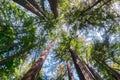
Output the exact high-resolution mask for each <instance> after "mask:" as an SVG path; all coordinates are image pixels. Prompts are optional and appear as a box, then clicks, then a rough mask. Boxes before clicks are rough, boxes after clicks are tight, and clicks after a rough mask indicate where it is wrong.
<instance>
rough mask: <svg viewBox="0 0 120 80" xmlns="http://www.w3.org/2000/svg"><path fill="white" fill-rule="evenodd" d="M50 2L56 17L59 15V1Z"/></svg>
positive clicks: (50, 0)
mask: <svg viewBox="0 0 120 80" xmlns="http://www.w3.org/2000/svg"><path fill="white" fill-rule="evenodd" d="M48 1H49V3H50V7H51V10H52V12H53V14H54V16H55V18H57V17H58V9H57V8H58V3H57V0H48Z"/></svg>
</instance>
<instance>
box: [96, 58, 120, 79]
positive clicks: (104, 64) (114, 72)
mask: <svg viewBox="0 0 120 80" xmlns="http://www.w3.org/2000/svg"><path fill="white" fill-rule="evenodd" d="M95 61H96V62H97V63H99V64H100V65H103V67H105V68H106V70H107V71H108V73H110V74H111V75H113V76H114V78H115V79H116V80H120V73H118V72H117V71H116V70H114V69H113V68H111V67H109V66H108V65H107V64H106V63H105V62H104V61H103V62H101V61H99V60H97V59H96V58H95Z"/></svg>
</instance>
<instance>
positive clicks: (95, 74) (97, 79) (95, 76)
mask: <svg viewBox="0 0 120 80" xmlns="http://www.w3.org/2000/svg"><path fill="white" fill-rule="evenodd" d="M86 66H87V68H88V69H89V70H90V72H91V74H92V75H93V76H94V78H95V80H103V79H102V78H101V76H100V75H99V74H98V73H97V72H96V71H95V70H94V69H93V68H92V67H91V66H90V65H89V64H87V63H86Z"/></svg>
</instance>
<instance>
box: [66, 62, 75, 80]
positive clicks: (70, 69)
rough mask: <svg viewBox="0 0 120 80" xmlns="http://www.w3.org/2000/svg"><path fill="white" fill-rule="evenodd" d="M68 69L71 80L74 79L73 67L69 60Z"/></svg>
mask: <svg viewBox="0 0 120 80" xmlns="http://www.w3.org/2000/svg"><path fill="white" fill-rule="evenodd" d="M67 69H68V76H69V80H74V77H73V73H72V68H71V65H70V62H69V61H67Z"/></svg>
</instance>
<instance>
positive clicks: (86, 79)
mask: <svg viewBox="0 0 120 80" xmlns="http://www.w3.org/2000/svg"><path fill="white" fill-rule="evenodd" d="M69 51H70V53H71V57H72V59H73V62H74V64H75V67H76V70H77V73H78V76H79V79H80V80H93V78H92V76H91V75H90V74H89V72H88V71H87V69H86V67H85V66H84V65H83V63H82V61H81V60H80V58H79V57H78V55H77V53H76V52H75V50H73V49H72V47H70V48H69Z"/></svg>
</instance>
